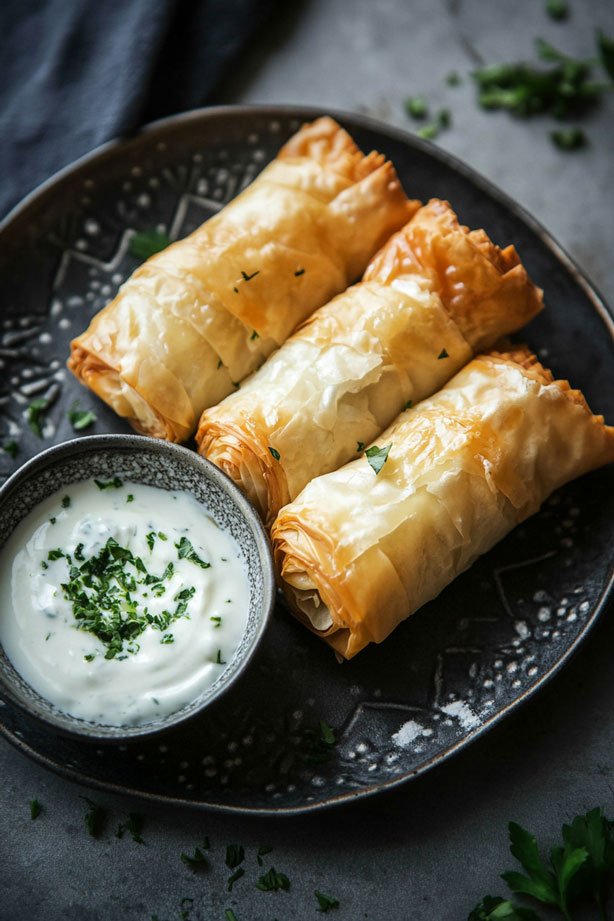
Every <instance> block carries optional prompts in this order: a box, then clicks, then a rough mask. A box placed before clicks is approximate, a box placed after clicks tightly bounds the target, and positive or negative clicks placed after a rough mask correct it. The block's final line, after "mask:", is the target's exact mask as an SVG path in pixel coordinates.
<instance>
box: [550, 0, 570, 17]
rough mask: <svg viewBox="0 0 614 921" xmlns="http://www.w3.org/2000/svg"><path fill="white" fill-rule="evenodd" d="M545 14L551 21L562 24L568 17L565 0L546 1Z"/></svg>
mask: <svg viewBox="0 0 614 921" xmlns="http://www.w3.org/2000/svg"><path fill="white" fill-rule="evenodd" d="M546 12H547V14H548V16H550V18H551V19H555V20H557V22H562V21H563V19H567V17H568V15H569V7H568V6H567V3H566V0H546Z"/></svg>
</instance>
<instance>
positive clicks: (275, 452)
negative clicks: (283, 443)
mask: <svg viewBox="0 0 614 921" xmlns="http://www.w3.org/2000/svg"><path fill="white" fill-rule="evenodd" d="M269 451H270V452H271V457H274V458H275V460H276V461H278V460H281V454H280V453H279V451H278V450H277V448H272V447H271V446H270V445H269Z"/></svg>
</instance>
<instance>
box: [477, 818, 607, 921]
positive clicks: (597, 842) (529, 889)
mask: <svg viewBox="0 0 614 921" xmlns="http://www.w3.org/2000/svg"><path fill="white" fill-rule="evenodd" d="M509 835H510V851H511V853H512V854H513V856H514V857H515V858H516V859H517V860H518V862H519V863H520V864H521V866H522V868H523V869H524V871H525V873H519V872H518V871H516V870H510V871H508V872H506V873H502V874H501V877H502V879H503V880H505V882H506V883H507V885H508V886H509V888H510V889H511V890H512V892H514V893H517V894H519V895H524V896H528V897H529V898H532V899H535V900H536V901H537V902H540V903H542V904H543V905H547V906H549V907H551V908H553V909H554V910H556V911H558V913H559V914H560V915H561V916H562V917H563V918H564V919H565V921H572V914H571V909H572V907H573V906H574V905H575V904H576V903H577V902H579V901H582V900H586V899H587V898H590V899H592V900H593V901H594V902H595V904H596V906H597V908H598V911H599V917H600V919H601V921H605V919H606V889H607V885H608V882H609V880H610V877H611V875H612V872H613V871H614V822H611V821H610V820H609V819H607V818H606V817H605V816H604V815H603V813H602V811H601V809H591V810H590V812H587V813H586V815H579V816H576V818H575V819H574V820H573V821H572V822H571V824H570V825H563V828H562V844H560V845H558V846H557V847H554V848H552V850H551V852H550V860H549V861H548V862H546V861H544V860H543V859H542V857H541V856H540V854H539V849H538V845H537V841H536V840H535V837H534V836H533V835H532V834H531V833H530V832H528V831H526V829H524V828H522V827H521V826H520V825H518V824H516V823H515V822H510V825H509ZM500 919H506V921H516V919H518V921H539V916H538V915H537V914H536V913H535V912H534V911H533V910H532V909H528V908H524V907H521V906H518V905H515V904H514V903H513V902H511V901H506V900H504V899H503V898H501V897H500V896H497V897H493V896H486V898H484V899H482V901H481V902H480V903H479V904H478V905H477V906H476V907H475V909H474V910H473V911H472V912H471V914H470V915H469V921H500Z"/></svg>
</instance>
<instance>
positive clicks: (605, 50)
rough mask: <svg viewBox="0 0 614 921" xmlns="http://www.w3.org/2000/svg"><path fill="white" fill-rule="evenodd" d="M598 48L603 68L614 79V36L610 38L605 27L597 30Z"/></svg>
mask: <svg viewBox="0 0 614 921" xmlns="http://www.w3.org/2000/svg"><path fill="white" fill-rule="evenodd" d="M597 48H598V49H599V57H600V59H601V65H602V67H603V69H604V70H605V71H606V73H607V74H608V75H609V77H610V80H614V38H609V37H608V36H607V35H606V34H605V32H604V31H603V29H598V30H597Z"/></svg>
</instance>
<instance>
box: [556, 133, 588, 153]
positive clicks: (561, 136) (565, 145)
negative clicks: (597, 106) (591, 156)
mask: <svg viewBox="0 0 614 921" xmlns="http://www.w3.org/2000/svg"><path fill="white" fill-rule="evenodd" d="M550 137H551V138H552V141H553V143H554V144H555V146H556V147H558V148H559V150H580V148H581V147H586V144H587V139H586V135H585V133H584V131H582V128H560V129H559V130H557V131H551V132H550Z"/></svg>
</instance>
